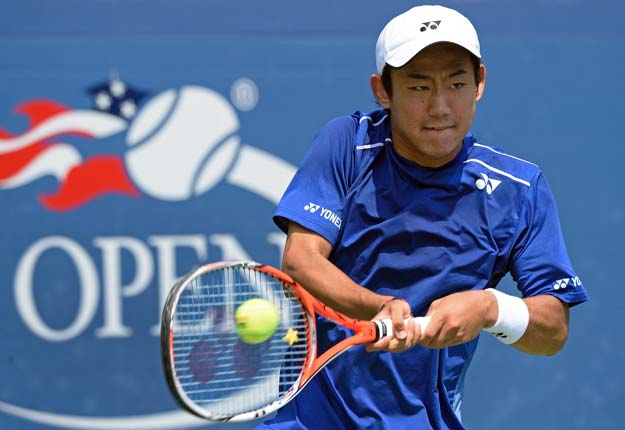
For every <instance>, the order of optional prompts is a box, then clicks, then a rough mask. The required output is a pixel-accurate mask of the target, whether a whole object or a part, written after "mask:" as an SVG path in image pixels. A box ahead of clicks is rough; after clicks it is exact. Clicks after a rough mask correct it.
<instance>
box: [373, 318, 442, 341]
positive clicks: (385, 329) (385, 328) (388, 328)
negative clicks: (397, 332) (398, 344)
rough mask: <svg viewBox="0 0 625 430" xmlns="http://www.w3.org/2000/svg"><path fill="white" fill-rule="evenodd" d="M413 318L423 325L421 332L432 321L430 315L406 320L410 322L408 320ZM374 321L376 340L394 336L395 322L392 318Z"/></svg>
mask: <svg viewBox="0 0 625 430" xmlns="http://www.w3.org/2000/svg"><path fill="white" fill-rule="evenodd" d="M411 319H412V320H413V321H414V322H415V323H417V324H419V325H420V326H421V332H423V331H424V330H425V329H426V327H427V326H428V324H429V323H430V317H414V318H406V319H405V320H404V322H405V323H406V324H408V321H410V320H411ZM373 322H374V323H375V333H376V339H375V340H376V341H378V340H380V339H382V338H383V337H391V336H393V322H392V321H391V320H390V318H389V319H383V320H375V321H373Z"/></svg>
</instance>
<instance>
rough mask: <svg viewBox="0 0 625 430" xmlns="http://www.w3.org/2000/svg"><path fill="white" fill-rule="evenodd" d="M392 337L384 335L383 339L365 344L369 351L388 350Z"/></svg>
mask: <svg viewBox="0 0 625 430" xmlns="http://www.w3.org/2000/svg"><path fill="white" fill-rule="evenodd" d="M391 339H392V338H390V337H383V338H382V339H380V340H378V341H377V342H372V343H367V344H366V345H365V349H366V350H367V351H368V352H372V351H382V350H386V349H387V348H388V345H389V343H390V341H391Z"/></svg>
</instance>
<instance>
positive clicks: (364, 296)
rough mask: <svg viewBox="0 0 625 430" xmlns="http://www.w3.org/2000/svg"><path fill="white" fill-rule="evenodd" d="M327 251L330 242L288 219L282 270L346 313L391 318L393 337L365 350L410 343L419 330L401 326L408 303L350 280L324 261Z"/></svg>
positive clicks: (404, 346) (402, 347) (399, 348)
mask: <svg viewBox="0 0 625 430" xmlns="http://www.w3.org/2000/svg"><path fill="white" fill-rule="evenodd" d="M331 251H332V245H331V244H330V243H329V242H328V241H327V240H326V239H324V238H323V237H322V236H320V235H318V234H316V233H314V232H312V231H311V230H308V229H306V228H304V227H302V226H301V225H299V224H297V223H295V222H290V223H289V230H288V236H287V240H286V246H285V248H284V256H283V258H282V270H283V271H284V272H285V273H287V274H289V276H291V277H292V278H293V279H294V280H296V281H297V282H298V283H299V284H300V285H301V286H302V287H304V288H305V289H306V290H307V291H308V292H309V293H311V294H312V295H313V296H314V297H316V298H317V299H319V300H320V301H322V302H323V303H325V304H327V305H328V306H330V307H331V308H333V309H336V310H337V311H339V312H341V313H344V314H345V315H347V316H350V317H352V318H357V319H363V320H369V319H372V318H374V317H375V318H376V319H380V318H391V319H392V320H393V326H394V327H393V332H394V334H395V335H394V337H393V338H392V339H388V338H387V339H383V340H381V341H379V342H377V343H375V344H372V345H368V346H367V349H368V350H369V351H374V350H386V351H391V352H399V351H403V350H405V349H408V348H411V347H412V346H414V345H415V344H416V343H415V341H416V338H417V334H418V333H419V329H418V328H417V326H416V325H415V324H410V325H409V326H408V327H405V326H404V318H407V317H409V316H411V311H410V306H409V305H408V303H407V302H405V301H404V300H391V299H392V298H393V297H391V296H384V295H380V294H376V293H374V292H373V291H371V290H369V289H367V288H364V287H362V286H360V285H358V284H357V283H355V282H354V281H352V280H351V279H350V278H349V277H348V276H347V275H345V274H344V273H343V272H342V271H341V270H340V269H339V268H337V267H336V266H335V265H334V264H332V262H331V261H330V260H328V257H329V255H330V252H331Z"/></svg>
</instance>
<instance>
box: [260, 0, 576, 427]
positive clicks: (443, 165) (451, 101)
mask: <svg viewBox="0 0 625 430" xmlns="http://www.w3.org/2000/svg"><path fill="white" fill-rule="evenodd" d="M480 58H481V54H480V44H479V41H478V36H477V33H476V31H475V29H474V27H473V25H472V24H471V23H470V22H469V20H468V19H467V18H465V17H464V16H462V15H461V14H459V13H458V12H456V11H454V10H451V9H448V8H444V7H441V6H419V7H415V8H413V9H410V10H409V11H407V12H405V13H404V14H402V15H399V16H397V17H395V18H394V19H392V20H391V21H390V22H389V23H388V24H387V25H386V27H385V28H384V29H383V31H382V33H381V34H380V36H379V39H378V42H377V46H376V59H377V73H376V74H374V75H373V76H372V77H371V89H372V91H373V95H374V96H375V98H376V99H377V101H378V103H379V104H380V105H381V107H382V108H383V109H381V110H378V111H375V112H371V113H363V112H356V113H355V114H353V115H350V116H344V117H340V118H336V119H334V120H332V121H330V122H329V123H328V124H327V125H325V126H324V127H323V128H322V129H321V131H320V132H319V133H318V135H317V136H316V137H315V139H314V141H313V143H312V145H311V147H310V149H309V152H308V153H307V155H306V157H305V159H304V160H303V162H302V164H301V166H300V168H299V170H298V171H297V173H296V175H295V177H294V178H293V181H292V182H291V184H290V185H289V187H288V189H287V191H286V192H285V194H284V196H283V198H282V200H281V202H280V204H279V206H278V208H277V210H276V212H275V218H274V219H275V221H276V223H277V224H278V226H279V227H280V228H281V229H282V230H284V231H285V232H287V233H288V238H287V242H286V248H285V252H284V258H283V268H284V270H285V271H286V272H287V273H289V274H290V275H291V276H292V277H293V278H295V280H297V281H298V282H299V283H300V284H302V286H304V287H305V288H306V289H307V290H308V291H310V292H311V293H312V294H313V295H314V296H316V297H317V298H319V299H321V300H322V301H324V302H326V303H327V304H329V305H330V306H331V307H333V308H335V309H337V310H339V311H341V312H344V313H345V314H347V315H350V316H353V317H357V318H361V319H378V318H383V317H385V318H388V317H390V318H392V320H393V324H394V332H395V335H394V337H393V338H392V339H391V340H390V341H389V340H383V341H380V342H378V343H376V344H373V345H370V346H369V347H367V348H366V349H365V348H354V349H352V350H350V351H348V352H346V353H345V354H343V355H341V356H339V357H338V358H337V359H336V360H334V361H333V362H331V363H330V364H329V365H328V366H327V367H326V368H325V369H324V370H323V371H322V372H321V373H320V374H318V375H317V377H315V378H314V380H313V381H312V382H311V383H310V384H309V385H308V386H307V387H306V388H305V390H304V391H303V392H302V393H301V394H300V395H299V396H298V397H297V398H296V399H295V400H294V401H292V402H291V403H289V404H288V405H287V406H286V407H285V408H283V409H282V410H280V411H279V412H278V414H277V416H276V417H275V418H273V419H271V420H270V421H267V422H266V423H264V424H262V425H260V427H259V428H261V429H309V430H313V429H323V430H326V429H333V430H339V429H349V430H355V429H392V430H401V429H410V430H430V429H447V430H461V429H463V428H464V427H463V425H462V422H461V416H460V405H461V402H462V393H463V384H464V376H465V374H466V372H467V367H468V366H469V363H470V361H471V357H472V356H473V353H474V352H475V349H476V347H477V342H478V335H479V334H480V332H481V331H482V330H486V331H488V332H490V333H492V334H493V335H495V336H496V337H497V338H498V339H499V340H501V341H502V342H504V343H506V344H510V345H512V347H514V348H517V349H519V350H521V351H524V352H527V353H530V354H542V355H552V354H555V353H556V352H558V351H559V350H560V349H561V348H562V347H563V345H564V343H565V341H566V339H567V336H568V327H569V308H570V307H571V306H573V305H576V304H578V303H581V302H584V301H586V300H587V294H586V291H585V289H584V287H583V286H582V284H581V282H580V280H579V278H578V277H577V275H576V274H575V272H574V270H573V268H572V266H571V263H570V260H569V257H568V255H567V251H566V248H565V244H564V241H563V237H562V233H561V229H560V224H559V220H558V215H557V211H556V204H555V202H554V198H553V196H552V193H551V190H550V188H549V185H548V184H547V181H546V179H545V177H544V176H543V174H542V173H541V171H540V170H539V168H538V167H537V166H536V165H534V164H532V163H530V162H528V161H524V160H522V159H519V158H516V157H513V156H511V155H508V154H506V153H504V152H502V151H501V150H499V149H495V148H494V147H492V146H489V145H487V144H485V143H481V142H480V141H479V140H478V139H477V138H476V137H474V136H473V135H472V134H471V133H470V132H469V130H470V128H471V124H472V121H473V117H474V113H475V108H476V103H477V101H478V100H480V98H481V96H482V94H483V92H484V85H485V82H486V68H485V66H484V65H483V64H481V60H480ZM508 272H510V273H511V274H512V277H513V279H514V280H515V281H516V283H517V286H518V289H519V290H520V293H521V294H522V298H520V297H515V296H511V295H508V294H505V293H502V292H499V291H497V290H496V289H495V288H496V286H497V284H498V282H499V281H500V279H501V278H502V277H503V276H504V275H505V274H506V273H508ZM410 315H414V316H422V315H428V316H430V317H431V320H430V323H429V325H427V327H426V328H425V329H422V328H421V327H420V326H416V325H415V324H412V323H411V324H409V325H408V326H404V323H403V319H404V318H405V317H408V316H410ZM318 331H319V333H318V337H319V342H320V345H321V346H320V347H321V349H322V350H323V348H324V345H331V344H334V343H336V342H337V341H338V340H340V339H342V338H344V337H346V333H345V332H344V329H342V328H339V327H336V326H334V325H333V324H332V323H330V322H328V321H326V320H320V321H319V326H318Z"/></svg>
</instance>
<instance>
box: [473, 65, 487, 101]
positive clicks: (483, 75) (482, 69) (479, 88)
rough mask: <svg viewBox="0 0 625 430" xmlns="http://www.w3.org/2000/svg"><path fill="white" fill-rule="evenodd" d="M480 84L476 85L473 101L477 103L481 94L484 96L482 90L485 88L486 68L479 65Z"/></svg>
mask: <svg viewBox="0 0 625 430" xmlns="http://www.w3.org/2000/svg"><path fill="white" fill-rule="evenodd" d="M480 76H481V78H480V83H479V84H478V85H477V91H476V95H475V101H478V100H479V99H481V98H482V94H484V88H486V66H485V65H483V64H480Z"/></svg>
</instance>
